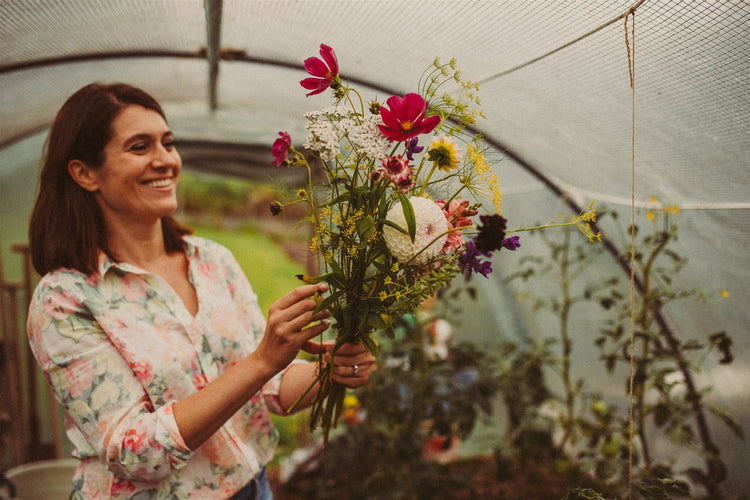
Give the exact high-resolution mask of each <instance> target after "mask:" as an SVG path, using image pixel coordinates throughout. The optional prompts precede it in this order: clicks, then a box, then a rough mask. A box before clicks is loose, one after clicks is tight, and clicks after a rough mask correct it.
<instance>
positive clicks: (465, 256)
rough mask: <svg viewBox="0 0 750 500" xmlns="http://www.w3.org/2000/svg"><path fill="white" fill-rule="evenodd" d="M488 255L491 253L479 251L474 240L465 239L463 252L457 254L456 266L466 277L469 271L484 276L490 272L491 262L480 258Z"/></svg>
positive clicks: (469, 273)
mask: <svg viewBox="0 0 750 500" xmlns="http://www.w3.org/2000/svg"><path fill="white" fill-rule="evenodd" d="M490 255H492V254H491V253H490V252H482V251H480V250H479V249H478V248H477V245H476V243H475V240H470V241H467V242H466V246H465V249H464V251H463V253H462V254H461V255H459V256H458V266H459V268H461V271H463V273H464V274H465V275H466V276H467V277H469V276H470V275H471V273H479V274H481V275H482V276H484V277H485V278H486V277H487V275H488V274H490V273H491V272H492V263H491V262H490V261H489V260H482V259H481V257H489V256H490Z"/></svg>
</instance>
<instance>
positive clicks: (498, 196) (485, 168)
mask: <svg viewBox="0 0 750 500" xmlns="http://www.w3.org/2000/svg"><path fill="white" fill-rule="evenodd" d="M466 157H467V159H468V160H469V161H470V162H471V163H472V164H473V165H474V171H475V172H476V174H477V176H478V177H479V178H480V179H482V181H483V182H485V183H486V184H487V185H488V186H489V189H490V195H491V198H492V205H493V208H494V210H495V213H497V214H498V215H502V214H503V210H502V204H503V194H502V192H501V191H500V179H498V177H497V175H495V173H494V172H493V171H492V169H491V167H490V164H489V163H488V162H487V158H485V156H484V152H483V151H482V150H481V149H479V148H477V147H475V146H474V144H471V143H470V144H469V145H468V147H467V149H466Z"/></svg>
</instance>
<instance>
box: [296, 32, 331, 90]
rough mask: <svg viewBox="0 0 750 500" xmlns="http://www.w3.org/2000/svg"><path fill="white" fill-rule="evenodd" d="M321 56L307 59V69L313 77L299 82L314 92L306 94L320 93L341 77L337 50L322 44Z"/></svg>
mask: <svg viewBox="0 0 750 500" xmlns="http://www.w3.org/2000/svg"><path fill="white" fill-rule="evenodd" d="M320 57H321V58H322V59H319V58H317V57H308V58H307V59H305V71H307V72H308V73H309V74H310V75H312V77H310V78H305V79H304V80H302V81H301V82H299V84H300V85H302V87H304V88H306V89H307V90H311V91H312V92H308V93H307V94H305V95H306V96H308V97H309V96H311V95H315V94H320V93H321V92H323V91H324V90H326V89H327V88H328V87H330V86H332V85H333V84H334V83H335V82H336V81H337V80H338V78H339V62H338V60H337V59H336V52H334V51H333V49H332V48H331V47H329V46H328V45H326V44H324V43H321V44H320Z"/></svg>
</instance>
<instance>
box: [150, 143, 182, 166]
mask: <svg viewBox="0 0 750 500" xmlns="http://www.w3.org/2000/svg"><path fill="white" fill-rule="evenodd" d="M153 164H154V167H156V168H160V167H161V168H163V167H173V166H179V165H180V164H181V159H180V155H179V154H178V153H177V150H176V149H175V147H174V146H170V147H166V146H164V145H162V144H160V145H158V146H157V148H156V151H155V153H154V157H153Z"/></svg>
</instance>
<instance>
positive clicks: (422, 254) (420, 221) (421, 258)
mask: <svg viewBox="0 0 750 500" xmlns="http://www.w3.org/2000/svg"><path fill="white" fill-rule="evenodd" d="M409 201H411V205H412V207H414V219H415V221H416V224H417V231H416V235H415V237H414V242H413V243H412V241H411V238H409V235H408V234H404V233H402V232H401V231H399V230H398V229H395V228H393V227H391V226H387V225H386V226H383V237H384V238H385V243H386V245H388V250H390V251H391V254H393V256H394V257H396V259H397V260H398V261H399V262H403V263H407V262H408V263H409V264H411V265H422V264H426V263H428V262H430V261H431V260H432V259H434V258H435V256H437V255H438V254H439V253H440V251H441V250H442V249H443V244H444V243H445V239H446V238H447V237H448V235H447V231H448V221H447V220H446V218H445V215H444V214H443V210H442V209H441V208H440V207H439V206H438V205H437V204H435V202H434V201H432V200H428V199H427V198H420V197H417V196H412V197H411V198H409ZM386 218H387V219H388V220H389V221H391V222H393V223H395V224H397V225H398V226H400V227H402V228H404V229H406V228H407V225H406V218H405V217H404V210H403V208H402V207H401V203H400V202H399V203H396V204H395V205H393V207H391V209H390V210H389V211H388V215H387V217H386ZM417 254H418V255H417ZM415 256H416V257H415ZM412 259H414V260H412Z"/></svg>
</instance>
